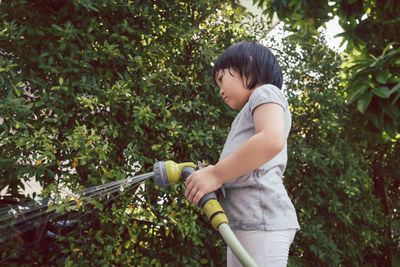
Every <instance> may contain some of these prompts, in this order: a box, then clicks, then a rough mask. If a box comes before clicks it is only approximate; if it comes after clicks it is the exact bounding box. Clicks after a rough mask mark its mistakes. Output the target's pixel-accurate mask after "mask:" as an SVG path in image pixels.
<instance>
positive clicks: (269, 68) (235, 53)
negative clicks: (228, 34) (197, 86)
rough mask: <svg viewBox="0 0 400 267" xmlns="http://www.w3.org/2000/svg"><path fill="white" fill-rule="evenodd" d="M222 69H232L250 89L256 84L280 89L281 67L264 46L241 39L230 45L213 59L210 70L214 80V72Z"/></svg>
mask: <svg viewBox="0 0 400 267" xmlns="http://www.w3.org/2000/svg"><path fill="white" fill-rule="evenodd" d="M223 69H233V70H234V71H236V72H238V73H239V74H240V77H241V78H242V79H243V81H247V83H246V84H245V86H246V88H247V89H249V90H251V89H253V88H255V87H256V86H257V85H263V84H273V85H275V86H277V87H278V88H279V89H282V81H283V75H282V69H281V67H280V66H279V63H278V61H277V60H276V58H275V56H274V55H273V54H272V52H271V51H270V50H269V49H268V48H267V47H265V46H263V45H261V44H258V43H255V42H250V41H243V42H240V43H236V44H233V45H231V46H230V47H229V48H228V49H226V50H225V52H223V53H222V54H221V55H220V56H219V57H218V58H217V60H216V61H215V63H214V67H213V70H212V75H213V78H214V82H215V83H217V81H216V77H215V76H216V74H217V73H218V72H219V71H220V70H223Z"/></svg>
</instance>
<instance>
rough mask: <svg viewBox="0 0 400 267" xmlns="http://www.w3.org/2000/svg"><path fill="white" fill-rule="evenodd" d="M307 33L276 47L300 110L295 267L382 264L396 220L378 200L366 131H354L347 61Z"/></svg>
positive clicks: (290, 172) (292, 163) (291, 164)
mask: <svg viewBox="0 0 400 267" xmlns="http://www.w3.org/2000/svg"><path fill="white" fill-rule="evenodd" d="M303 34H304V35H303V36H302V37H296V38H295V39H294V40H295V41H296V42H294V41H293V35H290V36H289V37H287V38H286V39H284V40H283V41H282V43H281V44H280V45H279V46H278V49H277V48H274V49H277V50H276V53H277V54H278V56H279V60H280V62H281V63H282V67H283V69H284V72H285V74H286V81H285V83H286V87H287V89H286V92H287V94H288V96H289V102H290V103H291V110H292V114H293V127H292V130H291V135H290V138H289V147H288V148H289V160H288V169H287V171H286V174H285V179H284V181H285V184H286V186H287V188H288V191H289V193H290V195H291V197H292V199H293V200H294V204H295V206H296V208H297V210H298V217H299V220H300V223H301V228H302V229H301V231H300V233H298V234H297V236H296V241H295V243H294V246H293V247H292V253H293V257H291V258H290V265H293V266H306V265H308V264H310V263H313V264H317V265H321V266H325V265H327V264H328V265H329V266H338V265H344V266H366V265H372V266H377V265H381V264H382V263H383V262H385V256H386V255H385V254H384V253H383V251H385V250H384V246H385V245H386V243H387V242H389V243H390V242H391V241H390V238H388V237H387V236H383V235H382V232H383V231H384V228H385V227H386V226H387V224H388V219H387V218H385V217H384V215H383V212H382V210H381V209H380V206H379V202H378V200H377V199H376V198H375V197H374V194H373V191H374V183H373V180H372V179H371V178H370V177H371V176H370V174H369V166H368V163H367V162H366V161H365V160H364V156H363V153H364V151H363V147H362V146H360V145H359V143H356V142H354V140H353V137H354V136H357V134H358V133H357V131H359V132H361V131H362V128H361V127H360V128H357V129H353V125H354V122H353V121H352V116H353V115H352V114H353V112H352V111H351V107H349V106H348V105H347V104H346V102H345V98H344V92H343V87H342V86H341V80H340V79H339V75H338V72H339V66H340V64H341V59H340V57H339V56H338V55H337V54H335V53H334V52H333V51H331V50H330V49H328V47H327V46H326V45H325V44H323V42H322V41H321V37H318V38H317V37H313V36H312V35H310V34H308V35H307V33H305V32H303ZM278 35H279V34H278ZM298 40H301V47H300V46H299V45H298V44H297V41H298ZM272 46H273V47H276V46H275V45H272ZM391 246H393V244H392V245H391ZM392 249H393V247H392ZM388 253H389V254H390V252H388Z"/></svg>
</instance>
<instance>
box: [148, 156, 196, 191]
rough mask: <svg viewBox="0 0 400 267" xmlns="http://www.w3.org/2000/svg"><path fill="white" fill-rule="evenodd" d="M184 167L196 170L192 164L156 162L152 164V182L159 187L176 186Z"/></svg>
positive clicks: (168, 161)
mask: <svg viewBox="0 0 400 267" xmlns="http://www.w3.org/2000/svg"><path fill="white" fill-rule="evenodd" d="M185 167H192V168H195V169H196V168H197V166H196V164H194V163H193V162H183V163H176V162H174V161H172V160H167V161H157V162H156V163H154V168H153V170H154V176H153V179H154V182H155V183H156V184H157V185H158V186H159V187H168V186H171V185H174V184H176V183H177V182H178V181H179V178H180V177H181V174H182V169H183V168H185Z"/></svg>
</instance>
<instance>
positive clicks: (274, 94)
mask: <svg viewBox="0 0 400 267" xmlns="http://www.w3.org/2000/svg"><path fill="white" fill-rule="evenodd" d="M265 103H276V104H279V105H281V106H282V107H283V109H284V110H285V111H286V109H287V107H288V103H287V100H286V98H285V96H284V95H283V93H282V91H281V90H280V89H279V88H278V87H276V86H275V85H272V84H265V85H262V86H260V87H258V88H257V89H256V90H254V92H253V93H252V94H251V96H250V98H249V108H250V111H251V114H253V111H254V110H255V108H256V107H258V106H259V105H262V104H265Z"/></svg>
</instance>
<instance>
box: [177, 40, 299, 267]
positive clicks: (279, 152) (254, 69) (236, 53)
mask: <svg viewBox="0 0 400 267" xmlns="http://www.w3.org/2000/svg"><path fill="white" fill-rule="evenodd" d="M212 74H213V77H214V81H215V83H216V84H217V85H218V87H219V88H220V92H219V93H220V95H221V97H222V99H223V100H224V102H225V103H226V104H227V105H228V106H229V107H231V108H233V109H235V110H240V112H239V113H238V114H237V116H236V118H235V120H234V121H233V123H232V125H231V129H230V132H229V135H228V138H227V140H226V142H225V145H224V148H223V151H222V153H221V156H220V159H219V161H218V163H217V164H216V165H209V166H207V167H206V168H204V169H201V170H198V171H196V172H194V173H193V174H192V175H190V176H189V177H188V179H187V180H186V192H185V196H186V198H188V200H189V201H190V202H192V203H195V204H196V205H197V204H198V202H199V200H200V199H201V197H202V196H203V195H204V194H207V193H209V192H211V191H215V190H217V189H218V188H220V187H221V186H222V185H223V186H224V189H225V192H226V197H225V199H224V200H222V202H221V205H222V207H223V209H224V211H225V213H226V215H227V217H228V219H229V225H230V227H231V228H232V230H233V231H234V233H235V234H236V236H237V237H238V239H239V241H240V242H241V243H242V245H243V246H244V247H245V248H246V250H247V251H248V252H249V254H250V255H251V256H252V257H253V259H254V260H255V261H256V262H257V263H258V264H259V266H286V265H287V259H288V253H289V247H290V244H291V243H292V242H293V239H294V236H295V233H296V230H298V229H299V228H300V227H299V224H298V221H297V216H296V212H295V209H294V207H293V205H292V202H291V201H290V199H289V197H288V195H287V192H286V189H285V188H284V186H283V183H282V176H283V173H284V171H285V168H286V162H287V137H288V134H289V131H290V127H291V114H290V110H289V105H288V102H287V100H286V98H285V97H284V95H283V93H282V92H281V90H280V89H281V87H282V80H283V77H282V71H281V68H280V66H279V64H278V62H277V61H276V58H275V56H274V55H273V54H272V53H271V51H270V50H269V49H268V48H266V47H265V46H263V45H261V44H258V43H254V42H240V43H237V44H234V45H232V46H231V47H229V48H228V49H227V50H226V51H225V52H224V53H222V54H221V55H220V56H219V57H218V59H217V60H216V62H215V64H214V67H213V71H212ZM227 265H228V266H241V265H240V263H239V261H238V260H237V259H236V257H235V256H234V255H233V254H232V252H231V251H230V249H229V248H228V251H227Z"/></svg>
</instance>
